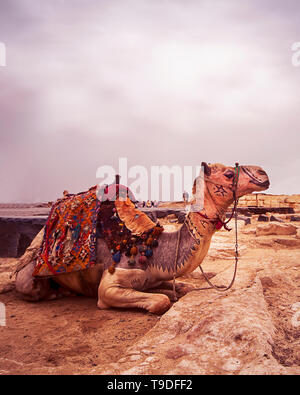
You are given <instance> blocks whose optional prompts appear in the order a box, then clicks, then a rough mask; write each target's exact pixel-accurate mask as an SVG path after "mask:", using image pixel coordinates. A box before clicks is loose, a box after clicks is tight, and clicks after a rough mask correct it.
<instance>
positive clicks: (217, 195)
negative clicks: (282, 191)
mask: <svg viewBox="0 0 300 395" xmlns="http://www.w3.org/2000/svg"><path fill="white" fill-rule="evenodd" d="M202 167H203V169H204V182H205V187H206V188H205V190H206V193H208V194H209V195H211V197H212V199H213V200H214V201H215V202H216V203H219V204H220V205H223V206H224V205H228V204H231V203H232V202H233V200H234V189H235V187H234V183H233V180H234V178H235V174H236V173H235V172H236V169H235V168H234V167H231V166H228V167H227V166H224V165H222V164H219V163H215V164H209V165H208V164H207V163H205V162H202ZM269 185H270V181H269V178H268V175H267V173H266V172H265V171H264V170H263V169H262V168H261V167H259V166H248V165H247V166H240V167H239V177H238V182H237V186H236V197H238V198H239V197H241V196H244V195H247V194H249V193H251V192H255V191H256V192H259V191H264V190H265V189H268V188H269Z"/></svg>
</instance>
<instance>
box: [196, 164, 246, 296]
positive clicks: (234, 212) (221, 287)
mask: <svg viewBox="0 0 300 395" xmlns="http://www.w3.org/2000/svg"><path fill="white" fill-rule="evenodd" d="M234 170H235V175H234V179H233V185H232V187H233V197H234V206H233V209H232V213H231V215H230V218H229V219H228V220H227V221H226V222H224V221H222V220H221V219H220V218H217V220H218V221H220V222H221V223H222V226H224V228H225V229H226V230H231V229H229V228H227V227H226V224H227V223H228V222H229V221H230V220H231V219H232V217H233V215H235V265H234V273H233V277H232V280H231V282H230V284H229V285H228V286H227V287H226V286H225V285H214V284H213V283H212V282H211V281H210V280H209V278H208V277H207V275H206V274H205V272H204V271H203V269H202V266H201V264H200V265H199V268H200V270H201V273H202V274H203V277H204V278H205V280H206V282H207V283H208V284H209V287H203V288H194V289H192V290H191V291H190V292H192V291H203V290H206V289H215V290H217V291H220V292H224V291H228V290H229V289H230V288H231V287H232V285H233V283H234V281H235V278H236V273H237V265H238V256H239V252H238V232H237V210H236V208H237V204H238V198H237V196H236V191H237V185H238V181H239V175H240V167H239V164H238V163H236V164H235V169H234ZM198 214H200V213H198ZM200 215H201V214H200ZM201 216H203V217H206V216H204V214H202V215H201ZM207 219H209V218H208V217H207ZM215 226H216V225H215ZM222 226H221V227H222ZM221 227H220V228H219V229H221ZM197 233H198V232H197ZM191 235H192V236H193V237H194V235H193V234H192V232H191ZM198 235H199V234H198ZM199 236H200V235H199Z"/></svg>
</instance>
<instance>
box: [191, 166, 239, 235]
mask: <svg viewBox="0 0 300 395" xmlns="http://www.w3.org/2000/svg"><path fill="white" fill-rule="evenodd" d="M239 177H240V166H239V164H238V162H236V163H235V168H234V177H233V181H232V191H233V198H234V206H233V209H232V212H231V215H230V217H229V219H228V220H227V221H222V219H221V218H220V215H218V216H217V218H209V217H208V216H207V215H206V214H202V213H200V212H196V214H198V215H200V216H201V217H202V218H204V219H207V220H208V221H210V222H212V223H213V224H214V225H215V228H216V229H217V230H220V229H221V228H222V226H224V229H226V230H228V231H230V230H231V229H230V228H228V227H227V224H228V222H229V221H230V220H231V219H232V217H233V215H234V212H235V210H236V207H237V204H238V199H237V197H236V191H237V186H238V182H239ZM204 180H205V181H207V182H210V183H212V184H215V185H220V184H217V183H216V182H214V181H211V180H209V179H207V178H206V177H204ZM221 185H222V184H221ZM222 186H223V185H222ZM207 190H208V193H209V195H210V197H211V199H212V201H213V203H214V205H215V206H216V203H215V200H214V198H213V197H212V195H211V193H210V191H209V189H208V188H207ZM216 208H217V207H216ZM217 211H218V209H217Z"/></svg>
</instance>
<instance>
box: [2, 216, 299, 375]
mask: <svg viewBox="0 0 300 395" xmlns="http://www.w3.org/2000/svg"><path fill="white" fill-rule="evenodd" d="M278 217H280V218H279V219H280V220H281V221H283V222H268V223H261V222H258V221H257V216H252V218H251V224H249V225H245V223H244V221H238V236H239V252H240V257H239V264H238V271H237V278H236V281H235V283H234V285H233V287H232V288H231V289H230V290H228V291H226V292H218V291H215V290H211V289H209V290H204V291H193V292H191V293H189V294H187V295H185V296H184V297H182V298H181V299H180V300H179V301H177V302H175V303H173V305H172V307H171V309H170V310H169V311H168V312H167V313H165V314H164V315H163V316H156V315H153V314H150V313H147V312H145V311H142V310H121V309H110V310H101V311H100V310H98V309H97V307H96V300H94V299H89V298H85V297H81V296H72V297H66V298H63V299H59V300H54V301H43V302H38V303H29V302H25V301H22V300H20V299H19V298H18V297H17V296H16V294H15V291H14V283H13V281H14V279H13V278H12V279H10V273H11V271H12V270H13V269H14V267H15V266H16V264H17V262H18V260H17V259H15V258H1V259H0V301H1V302H2V303H4V305H5V308H6V326H0V373H1V374H4V375H6V374H300V236H299V232H300V230H299V229H300V222H290V218H288V216H286V215H279V216H278ZM163 222H164V225H167V227H174V228H175V227H177V226H180V225H179V224H177V222H176V219H174V218H173V217H172V216H169V218H167V219H165V220H164V221H163ZM298 224H299V225H298ZM231 226H232V227H233V226H234V222H233V221H232V223H231ZM266 233H271V234H266ZM272 233H273V234H272ZM234 245H235V240H234V230H232V231H231V232H227V231H225V230H221V231H219V232H217V233H216V234H215V236H214V238H213V242H212V244H211V248H210V250H209V254H208V256H207V257H206V259H205V261H204V263H203V265H202V267H203V269H204V270H205V272H207V273H208V274H209V277H210V278H211V281H212V282H214V283H215V284H218V285H227V284H229V283H230V281H231V278H232V274H233V268H234ZM177 281H182V282H186V283H189V284H193V285H195V286H196V287H204V286H207V284H206V282H205V281H204V279H203V277H202V274H201V272H200V271H199V269H197V270H196V271H195V272H193V273H191V274H189V275H188V276H186V277H184V278H180V279H178V280H177Z"/></svg>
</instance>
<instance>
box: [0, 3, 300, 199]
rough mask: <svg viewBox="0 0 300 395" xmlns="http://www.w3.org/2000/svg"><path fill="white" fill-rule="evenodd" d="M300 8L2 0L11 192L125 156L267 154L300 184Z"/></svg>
mask: <svg viewBox="0 0 300 395" xmlns="http://www.w3.org/2000/svg"><path fill="white" fill-rule="evenodd" d="M299 8H300V5H297V4H295V2H292V1H286V2H284V4H283V3H282V2H279V1H278V2H277V1H272V2H270V1H267V0H263V1H258V0H257V1H253V2H251V3H249V4H246V3H244V4H241V3H240V2H236V1H230V0H226V1H223V0H214V1H192V0H187V1H185V2H182V1H176V0H175V1H174V0H172V1H167V0H164V1H156V0H154V1H149V0H139V1H136V0H123V1H117V0H116V1H114V2H111V1H101V2H97V1H92V0H90V1H83V0H76V1H72V4H71V3H67V2H54V1H48V2H46V3H45V2H40V3H39V4H38V5H37V3H36V2H35V1H33V0H27V1H26V2H24V1H21V0H13V1H7V2H2V3H1V5H0V26H1V27H0V41H3V42H5V44H6V47H7V67H5V68H0V84H1V91H0V107H1V112H0V124H1V135H0V141H1V146H0V161H1V169H0V180H1V185H2V188H1V191H0V201H36V200H50V199H55V197H57V196H60V194H61V192H62V190H64V189H70V190H71V191H72V192H77V191H79V190H82V189H84V188H87V187H89V186H91V185H93V184H94V183H95V182H96V178H95V175H96V169H97V167H98V166H100V165H101V164H108V165H114V166H117V163H118V158H119V157H120V156H122V157H124V156H126V157H128V160H129V163H130V164H131V165H136V164H138V165H144V166H147V167H148V168H149V167H150V166H151V165H163V164H168V165H180V166H184V165H194V166H196V165H199V163H201V161H202V160H206V161H208V162H211V163H212V162H224V163H226V164H233V163H234V162H236V161H239V162H240V163H247V164H258V165H261V166H263V167H264V168H266V170H268V172H270V174H271V175H272V176H271V185H272V187H271V189H270V192H273V193H297V192H299V190H298V185H299V181H300V179H299V175H298V174H299V171H298V170H299V121H300V119H299V111H298V97H299V89H298V87H299V82H300V68H295V67H293V66H292V64H291V57H292V53H291V44H292V43H293V42H295V41H299V37H300V27H299V24H298V22H297V18H296V15H297V12H299ZM297 166H298V168H297ZM275 168H280V169H283V170H282V172H277V171H274V170H273V169H275ZM284 174H289V177H287V178H286V179H287V180H290V181H286V182H284V183H283V182H282V177H283V176H284ZM24 180H26V182H25V181H24ZM283 188H284V190H282V189H283Z"/></svg>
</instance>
